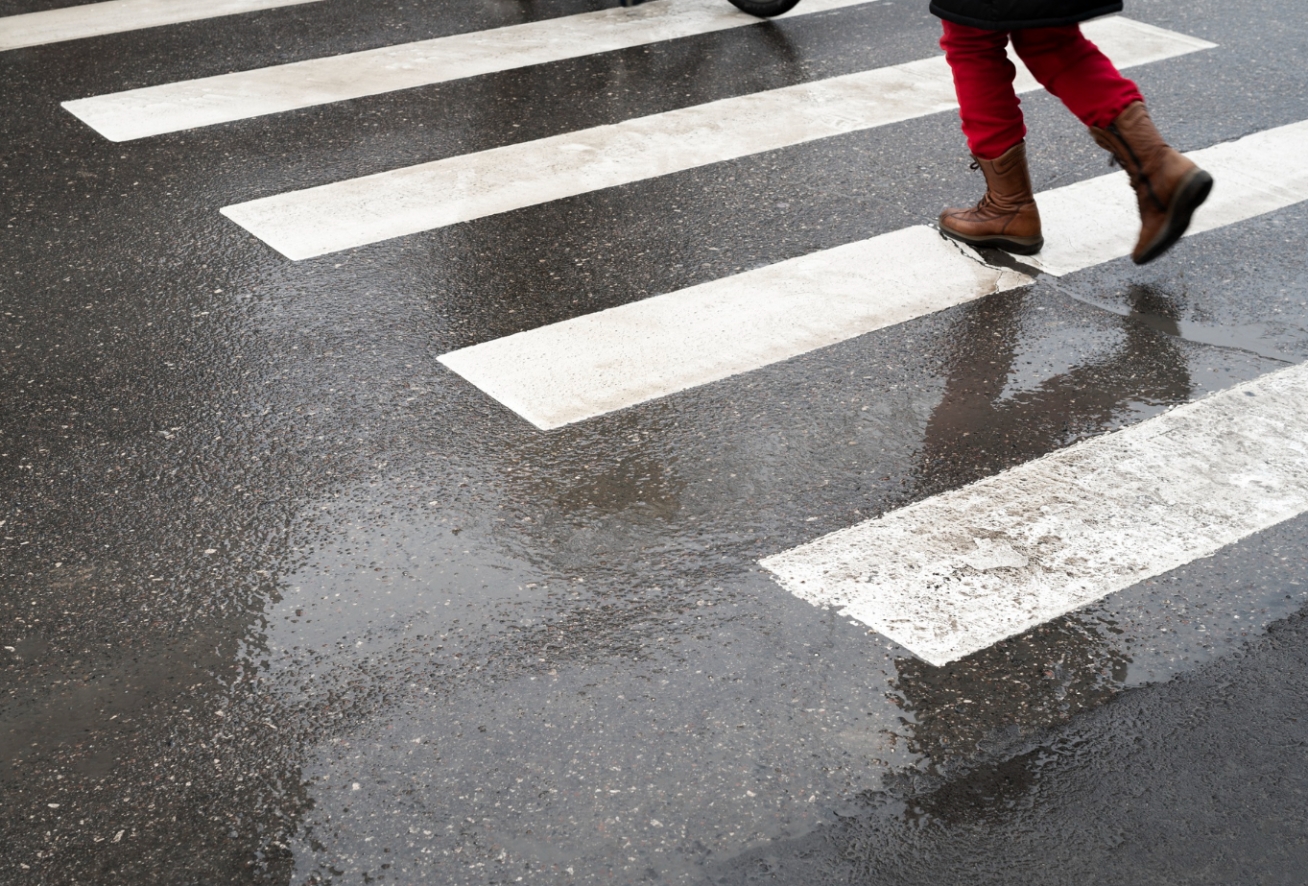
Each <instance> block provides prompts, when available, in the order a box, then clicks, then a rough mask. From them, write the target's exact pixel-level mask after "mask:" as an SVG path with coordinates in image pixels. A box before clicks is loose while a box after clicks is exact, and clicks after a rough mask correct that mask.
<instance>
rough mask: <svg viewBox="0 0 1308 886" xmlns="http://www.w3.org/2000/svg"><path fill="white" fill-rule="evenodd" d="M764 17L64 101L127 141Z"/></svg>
mask: <svg viewBox="0 0 1308 886" xmlns="http://www.w3.org/2000/svg"><path fill="white" fill-rule="evenodd" d="M873 2H876V0H805V2H804V3H801V4H800V5H799V6H798V7H797V8H796V9H794V10H793V11H791V12H790V13H788V14H787V15H786V16H784V18H795V17H797V16H802V15H813V14H815V13H820V12H830V11H832V10H835V9H843V8H845V7H848V6H859V5H865V4H868V3H873ZM758 21H759V20H758V19H757V18H754V17H753V16H750V15H746V14H745V13H743V12H740V11H739V10H737V9H736V8H735V7H734V6H730V5H728V4H727V3H724V2H723V0H675V2H674V0H653V2H650V3H644V4H642V5H640V6H635V7H628V8H623V7H615V8H613V9H603V10H599V11H597V12H588V13H581V14H578V15H570V16H564V17H562V18H555V19H546V20H545V21H538V22H529V23H527V24H521V25H510V26H508V27H503V28H495V29H492V30H489V31H475V32H472V33H467V34H458V35H455V36H452V37H439V38H437V39H434V40H422V41H419V42H416V43H405V44H402V45H399V46H387V47H383V48H381V49H370V50H367V51H364V52H353V53H347V54H345V55H336V56H329V57H327V58H319V59H311V60H309V61H301V62H294V63H291V64H286V65H277V66H275V67H270V68H260V69H257V70H253V71H238V72H236V73H231V74H220V75H218V76H215V77H204V78H201V79H198V80H186V81H183V82H180V83H166V84H163V85H160V86H148V87H145V88H142V89H132V90H128V91H126V92H115V93H110V94H108V95H100V96H94V97H92V98H83V99H77V100H75V101H69V102H64V107H65V108H67V109H68V110H69V111H70V112H71V113H72V114H74V115H75V116H77V117H78V118H79V119H81V120H82V121H83V122H85V123H86V124H87V125H88V126H90V127H91V128H93V129H95V130H96V131H97V132H99V133H100V134H101V135H103V136H104V137H105V138H108V139H110V140H112V141H127V140H129V139H136V138H144V137H146V136H151V135H160V134H162V133H166V132H177V131H180V130H184V129H191V128H194V127H198V126H211V125H213V124H216V123H228V122H231V121H233V120H244V119H247V118H250V117H259V116H262V115H265V114H276V113H280V112H284V111H292V110H296V109H298V108H308V107H312V106H314V105H322V104H327V103H329V102H339V101H345V100H347V99H353V98H362V97H364V96H369V95H378V94H381V93H384V92H393V91H396V90H400V89H412V88H414V87H418V86H430V85H432V84H435V83H444V82H447V81H450V80H459V79H463V78H467V77H475V76H478V75H482V74H490V73H495V72H497V71H507V70H511V69H513V68H524V67H528V66H530V65H539V64H545V63H547V62H555V61H561V60H563V59H569V58H577V57H578V56H583V55H593V54H596V53H600V52H610V51H613V50H617V49H629V48H631V47H633V46H643V45H646V44H649V43H657V42H662V41H666V40H675V39H677V38H680V37H690V36H693V35H696V34H709V33H712V32H714V31H724V30H727V29H730V28H739V27H743V26H745V25H751V24H757V23H758Z"/></svg>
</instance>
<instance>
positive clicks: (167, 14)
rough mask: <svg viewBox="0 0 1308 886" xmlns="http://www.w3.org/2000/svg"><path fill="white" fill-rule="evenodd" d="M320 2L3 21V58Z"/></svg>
mask: <svg viewBox="0 0 1308 886" xmlns="http://www.w3.org/2000/svg"><path fill="white" fill-rule="evenodd" d="M318 2H320V0H106V2H104V3H84V4H82V5H81V6H64V7H60V8H58V9H46V10H42V11H41V12H27V13H23V14H22V15H9V16H5V17H4V18H0V52H3V51H4V50H6V49H21V48H23V47H26V46H43V45H45V44H47V43H62V42H64V41H67V40H81V39H83V38H85V37H99V36H101V35H103V34H120V33H123V32H125V31H136V30H140V29H143V28H157V27H161V26H163V25H176V24H181V23H182V22H193V21H199V20H201V19H207V18H217V17H219V16H224V15H238V14H240V13H245V12H259V11H261V10H265V9H276V8H278V7H280V6H299V5H300V4H303V3H318Z"/></svg>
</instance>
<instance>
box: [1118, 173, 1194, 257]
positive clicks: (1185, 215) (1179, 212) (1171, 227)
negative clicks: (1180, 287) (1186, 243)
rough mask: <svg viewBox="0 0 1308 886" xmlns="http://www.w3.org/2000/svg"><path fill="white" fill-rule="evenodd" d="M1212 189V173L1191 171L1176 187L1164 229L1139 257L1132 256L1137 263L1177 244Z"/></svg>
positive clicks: (1156, 255) (1160, 253)
mask: <svg viewBox="0 0 1308 886" xmlns="http://www.w3.org/2000/svg"><path fill="white" fill-rule="evenodd" d="M1212 189H1213V177H1212V176H1211V175H1209V174H1208V173H1206V172H1204V171H1203V170H1202V169H1196V170H1194V171H1193V172H1191V173H1190V175H1189V176H1188V177H1187V178H1186V179H1185V181H1183V182H1181V186H1180V187H1179V188H1177V189H1176V196H1175V197H1173V198H1172V205H1171V206H1169V207H1168V209H1167V220H1166V221H1165V222H1164V224H1163V230H1162V231H1161V232H1160V233H1159V235H1158V236H1157V237H1155V238H1154V242H1153V243H1150V244H1149V248H1147V249H1146V250H1145V251H1144V252H1142V253H1141V254H1140V256H1139V258H1137V257H1135V256H1131V260H1132V261H1134V262H1135V263H1136V264H1137V265H1145V264H1148V263H1149V262H1151V261H1153V260H1154V259H1156V258H1158V257H1159V256H1160V255H1162V254H1163V253H1164V252H1166V251H1167V250H1169V249H1171V248H1172V247H1173V246H1175V245H1176V241H1178V240H1180V239H1181V237H1182V236H1184V235H1185V232H1186V229H1187V228H1189V227H1190V219H1191V217H1193V216H1194V211H1195V210H1196V209H1198V208H1199V207H1200V206H1202V205H1203V203H1204V201H1205V200H1207V199H1208V194H1209V193H1210V192H1211V191H1212Z"/></svg>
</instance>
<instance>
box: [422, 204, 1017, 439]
mask: <svg viewBox="0 0 1308 886" xmlns="http://www.w3.org/2000/svg"><path fill="white" fill-rule="evenodd" d="M1030 282H1031V278H1029V277H1027V276H1025V275H1023V274H1019V273H1016V272H1013V271H1009V270H1005V269H1003V268H993V267H990V266H988V265H986V264H985V263H983V262H982V261H981V259H980V257H979V256H978V255H976V254H975V253H973V252H972V251H971V250H969V249H967V248H966V247H962V246H959V245H957V244H953V243H950V242H948V241H945V240H944V239H942V238H941V237H940V235H939V234H938V233H936V231H935V230H934V229H932V228H926V227H921V226H919V227H913V228H907V229H905V230H902V231H896V232H894V233H891V234H885V235H883V236H880V237H873V238H871V239H870V240H863V241H860V242H858V243H850V244H847V245H845V246H839V247H836V248H835V249H828V250H825V251H822V252H818V253H814V254H811V255H806V256H801V257H799V258H794V259H790V260H789V261H785V262H781V263H780V264H775V265H770V266H768V267H766V268H760V269H758V270H754V271H749V272H746V273H744V274H738V275H736V276H733V277H727V278H724V279H721V280H715V281H712V282H710V283H705V284H702V285H700V286H693V287H691V288H689V289H683V290H680V291H678V292H673V293H670V294H668V295H663V296H659V297H657V298H651V299H646V300H644V301H639V302H634V303H632V304H627V305H622V306H620V307H616V308H610V309H609V310H607V311H600V312H598V313H594V314H588V315H586V316H583V317H578V318H576V319H573V320H567V321H564V322H562V323H555V324H552V325H550V326H544V327H540V328H538V329H534V330H531V331H529V332H523V333H519V334H517V335H511V336H508V337H506V338H501V339H497V340H495V341H491V342H487V343H485V344H481V345H476V346H474V347H471V348H465V349H463V350H460V351H454V352H452V353H449V354H445V355H444V356H442V357H441V358H440V361H441V362H442V363H444V364H445V365H446V366H448V367H449V368H450V369H452V370H454V371H455V372H457V373H459V374H460V375H462V376H463V377H464V378H466V379H467V380H468V381H470V382H472V383H473V384H474V385H476V386H477V387H479V388H481V389H482V390H483V391H485V392H486V393H488V394H489V395H490V396H492V397H494V398H495V399H496V400H499V401H500V402H501V403H503V404H504V405H505V406H507V407H508V408H509V409H512V410H513V411H514V412H516V413H517V414H518V415H520V416H522V417H523V418H525V419H526V420H527V421H529V422H531V423H532V424H534V425H536V427H538V428H541V429H550V428H555V427H559V426H560V425H564V424H568V423H570V422H575V421H579V420H581V419H583V418H590V417H592V416H595V415H600V414H602V413H605V412H612V411H613V410H616V409H621V408H623V407H625V406H630V405H632V404H633V403H639V402H642V401H645V400H651V399H654V398H656V397H662V396H665V395H667V394H670V393H673V392H675V391H681V390H685V389H687V388H691V387H695V386H698V385H703V384H707V383H709V382H712V381H717V380H718V379H721V378H725V377H727V376H730V375H735V374H737V373H739V372H742V371H744V370H745V369H754V368H757V367H760V366H766V365H768V364H770V363H776V362H778V361H781V360H785V359H788V358H790V357H794V356H796V355H798V354H803V353H806V352H808V351H813V350H816V349H818V348H821V347H825V346H827V345H830V344H834V343H836V342H840V341H844V340H846V339H850V338H853V337H855V336H858V335H862V334H864V333H866V332H871V331H873V330H876V329H882V328H884V327H886V326H891V325H894V324H896V323H902V322H904V321H906V320H909V319H912V318H914V317H919V316H921V315H923V314H927V313H931V312H933V311H939V310H942V309H944V308H947V307H950V306H951V305H956V304H961V303H963V302H966V301H971V300H973V299H976V298H979V297H980V296H983V295H985V294H987V293H990V292H996V291H1000V290H1004V289H1011V288H1013V287H1016V286H1022V285H1024V284H1027V283H1030ZM870 293H875V294H874V295H873V296H872V297H869V294H870Z"/></svg>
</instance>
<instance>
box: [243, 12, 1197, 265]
mask: <svg viewBox="0 0 1308 886" xmlns="http://www.w3.org/2000/svg"><path fill="white" fill-rule="evenodd" d="M1086 32H1087V34H1088V35H1089V36H1091V37H1092V39H1094V40H1095V41H1096V42H1097V43H1099V44H1100V46H1101V47H1102V48H1103V49H1104V51H1105V52H1106V53H1107V54H1108V55H1109V56H1110V57H1112V58H1113V60H1114V61H1115V62H1116V63H1117V65H1118V66H1119V67H1122V68H1129V67H1133V66H1136V65H1142V64H1147V63H1149V62H1154V61H1160V60H1163V59H1168V58H1174V57H1176V56H1179V55H1184V54H1186V53H1190V52H1195V51H1198V50H1201V49H1207V48H1212V47H1213V44H1211V43H1208V42H1206V41H1203V40H1197V39H1195V38H1192V37H1188V36H1185V35H1182V34H1177V33H1174V32H1172V31H1167V30H1164V29H1161V28H1156V27H1153V26H1151V25H1145V24H1141V23H1139V22H1135V21H1132V20H1130V19H1125V18H1110V19H1104V20H1101V21H1097V22H1092V23H1090V24H1089V25H1087V26H1086ZM1018 88H1019V90H1021V91H1023V92H1029V91H1032V90H1035V89H1037V88H1039V87H1038V85H1037V84H1036V82H1035V80H1034V79H1033V78H1032V77H1031V76H1030V74H1028V73H1026V72H1025V71H1024V72H1023V73H1022V75H1021V77H1020V78H1019V83H1018ZM953 107H955V99H954V87H953V80H952V79H951V77H950V74H949V69H948V67H947V66H946V64H945V61H944V59H943V57H934V58H928V59H923V60H921V61H916V62H910V63H908V64H904V65H896V66H893V67H887V68H879V69H876V70H872V71H864V72H861V73H857V74H849V75H846V76H842V77H833V78H830V79H827V80H820V81H817V82H815V83H805V84H802V85H798V86H789V87H784V88H782V89H774V90H769V91H767V92H758V93H753V94H751V95H745V96H740V97H737V98H729V99H723V100H721V101H716V102H710V103H708V104H703V105H696V106H693V107H689V108H682V109H679V110H675V111H668V112H665V113H662V114H655V115H652V116H649V117H640V118H636V119H633V120H627V121H624V122H622V123H617V124H612V125H608V126H600V127H596V128H594V129H588V130H584V131H580V132H570V133H565V134H562V135H558V136H553V137H550V138H545V139H539V140H537V141H531V142H524V143H520V144H514V145H507V146H505V147H501V148H495V149H492V150H489V151H482V152H480V153H476V154H468V155H464V156H460V157H451V158H448V159H444V160H437V161H435V162H432V163H423V164H420V165H417V166H410V167H407V168H404V169H398V170H393V171H390V172H384V173H379V174H376V175H369V176H364V177H362V178H357V179H349V180H346V181H341V182H335V183H333V184H329V185H322V186H320V187H316V188H308V189H305V190H301V191H292V192H289V193H285V194H278V195H274V196H271V197H264V198H261V199H258V200H252V201H249V202H246V203H239V204H235V205H233V206H227V207H224V208H223V210H222V212H223V214H224V215H226V216H227V217H228V218H230V219H231V220H232V221H234V222H236V223H237V224H239V225H240V226H241V227H243V228H245V229H246V230H248V231H249V232H250V233H252V234H254V235H255V236H256V237H258V238H259V239H261V240H263V241H264V242H265V243H267V244H268V245H270V246H271V247H273V248H274V249H276V250H277V251H278V252H280V253H282V254H283V255H285V256H287V257H288V258H291V259H296V260H299V259H306V258H313V257H316V256H321V255H327V254H330V253H332V252H338V251H340V250H344V249H350V248H352V247H357V246H365V245H368V244H370V243H377V242H380V241H383V240H389V239H392V238H394V237H401V236H404V235H406V234H415V233H419V232H421V231H428V230H432V229H434V228H440V227H444V226H446V225H453V224H458V223H460V222H466V221H471V220H473V219H477V218H482V217H484V216H488V215H493V214H496V213H501V212H508V211H510V210H514V209H521V208H524V207H527V206H533V205H536V204H539V203H545V202H548V201H552V200H559V199H562V198H565V197H571V196H575V195H578V194H584V193H587V192H590V191H596V190H599V189H601V188H609V187H614V186H617V185H624V184H630V183H632V182H636V181H642V180H645V179H650V178H655V177H658V176H662V175H669V174H671V173H674V172H681V171H684V170H687V169H693V168H695V167H698V166H706V165H709V164H711V163H720V162H723V161H726V160H733V159H737V158H740V157H745V156H749V155H752V154H759V153H762V152H764V151H771V150H777V149H779V148H786V147H791V146H794V145H798V144H803V143H805V142H811V141H815V140H817V139H822V138H828V137H831V136H836V135H842V134H845V133H850V132H857V131H860V130H866V129H872V128H875V127H878V126H885V125H888V124H891V123H896V122H900V121H904V120H910V119H913V118H915V117H922V116H925V115H927V114H933V113H936V112H939V111H944V110H948V109H950V108H953Z"/></svg>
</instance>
